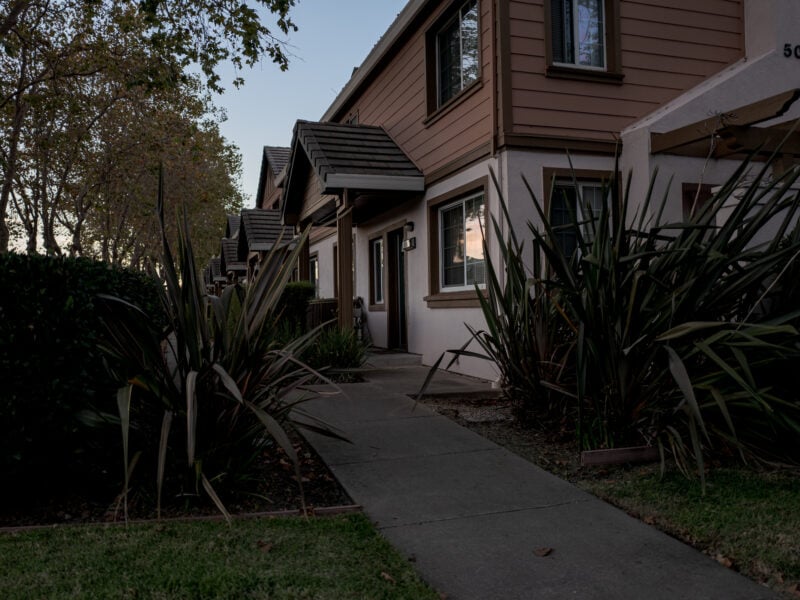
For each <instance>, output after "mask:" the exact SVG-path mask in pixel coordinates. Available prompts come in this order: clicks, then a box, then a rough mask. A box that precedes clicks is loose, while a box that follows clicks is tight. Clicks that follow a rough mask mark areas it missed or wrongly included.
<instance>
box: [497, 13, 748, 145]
mask: <svg viewBox="0 0 800 600" xmlns="http://www.w3.org/2000/svg"><path fill="white" fill-rule="evenodd" d="M664 4H666V3H664V2H663V1H662V0H621V1H620V4H619V11H620V31H621V35H620V47H621V59H622V73H623V74H624V80H623V82H622V84H614V83H601V82H593V81H578V80H568V79H559V78H550V77H547V76H545V70H546V67H547V64H546V57H545V56H546V52H545V24H544V0H510V4H509V14H510V17H511V20H510V26H509V30H510V43H509V47H510V57H509V62H510V79H511V85H510V90H511V93H510V98H506V99H505V103H506V106H508V107H509V108H510V111H511V115H512V121H513V124H512V129H511V131H510V132H509V133H512V134H515V135H520V134H521V135H533V136H552V137H563V136H567V137H577V138H581V139H597V140H610V139H612V138H613V137H615V136H616V135H617V134H618V133H619V131H620V130H621V129H623V128H625V127H626V126H628V125H630V124H631V123H632V122H634V121H636V120H637V119H640V118H642V117H643V116H645V115H647V114H649V113H650V112H652V111H654V110H655V109H657V108H658V107H659V106H660V105H662V104H664V103H666V102H669V101H670V100H672V99H674V98H675V97H677V96H678V95H680V94H681V93H682V92H684V91H686V90H688V89H690V88H692V87H694V86H695V85H697V84H699V83H701V82H702V81H703V80H704V79H706V78H707V77H708V76H710V75H712V74H714V73H717V72H719V71H720V70H722V69H723V68H725V67H726V66H727V65H729V64H731V63H733V62H735V61H736V60H739V59H740V58H741V57H742V56H743V48H742V41H743V36H742V27H743V23H742V20H741V12H742V11H741V4H740V1H739V0H672V1H671V2H670V3H669V6H664Z"/></svg>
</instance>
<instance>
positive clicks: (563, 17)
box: [545, 0, 623, 83]
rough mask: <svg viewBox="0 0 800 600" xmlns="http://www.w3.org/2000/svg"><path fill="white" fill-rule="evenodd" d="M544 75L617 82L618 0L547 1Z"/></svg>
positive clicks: (620, 71) (620, 73)
mask: <svg viewBox="0 0 800 600" xmlns="http://www.w3.org/2000/svg"><path fill="white" fill-rule="evenodd" d="M545 7H546V11H549V12H546V17H547V18H546V20H545V26H546V30H547V59H548V67H547V74H548V75H549V76H551V77H568V78H573V79H586V80H597V81H606V82H611V83H620V82H621V81H622V77H623V76H622V70H621V66H620V62H621V59H620V50H619V0H547V2H546V4H545Z"/></svg>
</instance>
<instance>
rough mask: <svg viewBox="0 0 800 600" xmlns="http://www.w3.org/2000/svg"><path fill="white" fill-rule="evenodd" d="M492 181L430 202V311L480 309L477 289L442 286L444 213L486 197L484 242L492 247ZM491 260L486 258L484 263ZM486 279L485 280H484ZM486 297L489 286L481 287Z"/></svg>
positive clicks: (467, 186) (480, 181) (482, 180)
mask: <svg viewBox="0 0 800 600" xmlns="http://www.w3.org/2000/svg"><path fill="white" fill-rule="evenodd" d="M489 189H490V185H489V178H488V177H482V178H480V179H477V180H474V181H473V182H471V183H468V184H465V185H463V186H459V187H458V188H456V189H453V190H451V191H449V192H446V193H445V194H442V195H441V196H438V197H436V198H432V199H431V200H429V201H428V292H429V293H428V295H427V296H425V298H424V300H425V302H426V303H427V306H428V308H479V307H480V300H479V298H478V295H477V293H476V292H475V287H474V285H469V286H464V287H461V288H458V289H456V288H453V287H452V286H448V287H443V286H441V284H440V282H441V277H442V275H441V272H442V269H441V265H442V260H441V245H440V228H441V227H440V221H439V215H440V209H442V208H446V207H447V206H453V205H454V204H456V203H457V202H458V201H463V200H466V199H469V198H471V197H475V196H477V195H479V194H480V195H483V203H484V221H485V222H484V232H483V234H484V239H485V240H486V243H487V245H488V246H489V247H491V232H490V231H489V228H488V227H487V223H488V219H489V214H490V211H489V206H490V203H489ZM486 260H487V257H485V256H484V261H486ZM484 273H485V271H484ZM484 279H485V276H484ZM479 287H480V289H482V290H483V294H484V296H485V295H486V292H485V289H486V284H485V282H484V283H483V284H479Z"/></svg>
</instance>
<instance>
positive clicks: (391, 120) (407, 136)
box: [336, 0, 494, 174]
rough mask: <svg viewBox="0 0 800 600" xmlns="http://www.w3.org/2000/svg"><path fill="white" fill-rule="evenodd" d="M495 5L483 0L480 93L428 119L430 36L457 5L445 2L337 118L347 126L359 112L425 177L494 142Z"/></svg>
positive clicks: (468, 93) (474, 92)
mask: <svg viewBox="0 0 800 600" xmlns="http://www.w3.org/2000/svg"><path fill="white" fill-rule="evenodd" d="M492 1H493V0H480V28H481V44H480V45H481V78H480V82H481V83H480V84H478V86H477V89H467V90H465V91H464V92H463V97H462V98H458V99H457V100H455V101H454V102H453V106H451V107H449V108H446V109H445V110H443V111H442V114H434V115H433V118H431V119H429V118H428V117H429V115H428V106H427V90H426V86H427V77H426V64H425V63H426V53H425V43H426V31H427V30H428V29H429V28H430V27H431V26H432V25H433V24H434V23H435V22H436V20H437V19H438V18H439V17H440V16H441V15H442V13H443V12H444V10H446V9H448V8H449V7H450V6H453V4H451V3H450V2H442V3H441V5H440V6H439V7H438V8H437V9H436V10H434V11H433V12H432V13H431V14H429V15H427V16H426V17H425V18H424V19H423V20H422V21H421V22H420V23H419V25H418V26H415V27H414V33H413V34H411V35H410V36H409V37H408V38H407V39H406V41H405V42H404V43H403V45H402V47H400V48H399V49H397V50H396V51H395V52H394V54H393V57H392V59H391V61H389V62H388V63H387V64H386V65H385V66H384V67H383V68H382V69H380V70H379V72H378V73H377V75H376V76H375V77H374V78H373V79H372V80H371V81H369V83H368V85H367V86H366V87H365V88H364V89H363V91H362V92H361V93H359V94H357V95H356V96H355V97H354V99H353V100H352V101H351V102H349V103H347V104H346V105H345V106H343V107H342V110H341V111H340V112H339V113H338V115H337V116H336V118H337V119H338V120H339V121H342V122H344V121H345V120H346V118H347V115H348V114H352V113H354V112H356V111H358V115H359V123H361V124H364V125H381V126H383V128H384V129H386V131H387V132H388V133H389V135H390V136H391V137H392V139H394V141H395V142H397V144H398V145H399V146H400V148H402V150H403V151H404V152H405V153H406V154H407V155H408V157H409V158H411V160H412V161H414V163H415V164H416V165H417V167H419V169H420V170H421V171H422V172H423V173H425V174H428V173H431V172H433V171H436V170H437V169H441V168H443V167H445V166H446V165H447V164H449V163H451V162H453V161H456V160H458V159H459V157H461V156H464V155H466V154H468V153H470V152H472V151H475V150H476V149H478V148H480V147H481V146H484V145H486V144H487V143H488V142H490V141H491V139H492V92H493V85H494V73H493V56H492V52H493V46H492V36H493V22H492ZM456 4H458V3H456ZM426 121H427V122H426Z"/></svg>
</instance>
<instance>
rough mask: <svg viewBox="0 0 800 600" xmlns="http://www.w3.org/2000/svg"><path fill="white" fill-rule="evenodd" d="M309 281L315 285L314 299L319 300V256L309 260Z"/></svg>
mask: <svg viewBox="0 0 800 600" xmlns="http://www.w3.org/2000/svg"><path fill="white" fill-rule="evenodd" d="M308 279H309V281H310V282H311V283H313V284H314V298H319V255H317V254H315V255H314V256H312V257H310V258H309V259H308Z"/></svg>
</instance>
